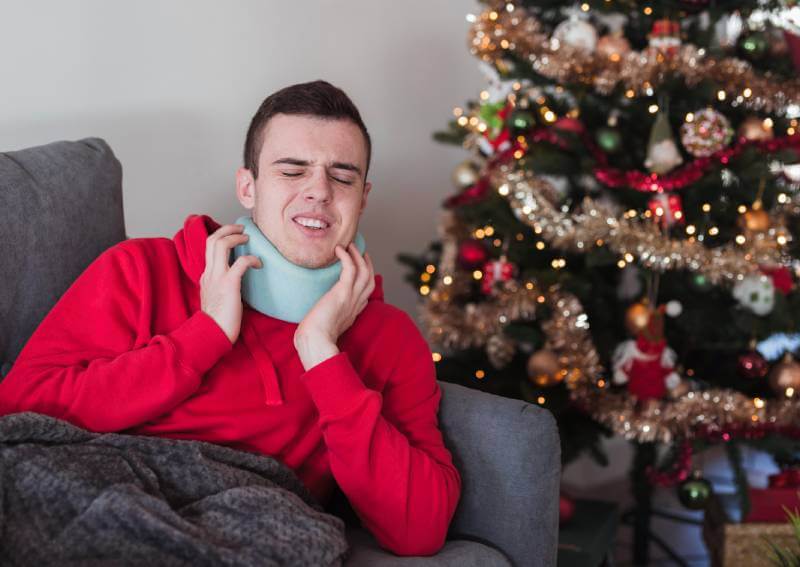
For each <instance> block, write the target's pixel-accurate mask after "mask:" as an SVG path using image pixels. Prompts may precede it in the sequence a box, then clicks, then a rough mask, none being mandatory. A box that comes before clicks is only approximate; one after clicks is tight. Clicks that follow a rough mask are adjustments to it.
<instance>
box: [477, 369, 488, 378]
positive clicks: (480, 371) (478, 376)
mask: <svg viewBox="0 0 800 567" xmlns="http://www.w3.org/2000/svg"><path fill="white" fill-rule="evenodd" d="M484 376H486V373H485V372H484V371H483V370H476V371H475V378H477V379H478V380H481V379H483V377H484Z"/></svg>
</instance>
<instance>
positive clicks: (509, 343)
mask: <svg viewBox="0 0 800 567" xmlns="http://www.w3.org/2000/svg"><path fill="white" fill-rule="evenodd" d="M515 350H516V349H515V348H514V341H513V340H512V339H511V338H509V337H507V336H506V335H504V334H503V333H498V334H496V335H492V336H491V337H489V341H488V342H487V343H486V355H487V356H488V357H489V362H490V363H491V365H492V366H494V367H495V368H496V369H498V370H500V369H501V368H505V367H506V366H507V365H508V363H509V362H511V359H512V358H514V351H515Z"/></svg>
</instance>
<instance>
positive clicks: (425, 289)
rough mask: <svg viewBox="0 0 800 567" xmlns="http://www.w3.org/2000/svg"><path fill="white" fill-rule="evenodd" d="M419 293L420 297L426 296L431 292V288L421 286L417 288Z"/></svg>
mask: <svg viewBox="0 0 800 567" xmlns="http://www.w3.org/2000/svg"><path fill="white" fill-rule="evenodd" d="M419 292H420V293H421V294H422V295H428V294H429V293H430V292H431V288H430V287H428V286H426V285H423V286H420V288H419Z"/></svg>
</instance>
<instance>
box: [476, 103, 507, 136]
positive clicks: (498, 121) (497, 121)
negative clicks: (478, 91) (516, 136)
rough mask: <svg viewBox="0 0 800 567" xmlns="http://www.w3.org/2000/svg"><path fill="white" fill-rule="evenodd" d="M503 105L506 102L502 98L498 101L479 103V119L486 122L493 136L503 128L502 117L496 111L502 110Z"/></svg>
mask: <svg viewBox="0 0 800 567" xmlns="http://www.w3.org/2000/svg"><path fill="white" fill-rule="evenodd" d="M505 106H506V102H505V101H504V100H501V101H498V102H487V103H486V104H483V105H481V108H480V110H479V111H478V114H479V116H480V117H481V120H483V121H484V122H486V124H487V125H488V126H489V128H490V129H491V132H492V135H494V136H496V135H497V134H499V133H500V132H501V131H502V130H503V119H502V118H500V117H499V116H498V115H497V113H498V112H500V111H501V110H503V108H504V107H505Z"/></svg>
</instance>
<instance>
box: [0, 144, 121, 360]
mask: <svg viewBox="0 0 800 567" xmlns="http://www.w3.org/2000/svg"><path fill="white" fill-rule="evenodd" d="M124 239H125V220H124V216H123V210H122V166H121V165H120V163H119V161H118V160H117V158H116V157H115V156H114V153H113V152H112V151H111V148H110V147H109V146H108V144H107V143H106V142H105V141H103V140H101V139H99V138H86V139H83V140H79V141H75V142H66V141H65V142H53V143H50V144H47V145H44V146H38V147H33V148H27V149H24V150H19V151H12V152H4V153H0V282H2V283H0V376H2V375H4V374H7V373H8V370H9V369H10V367H11V364H12V363H13V361H14V359H15V358H16V357H17V355H19V353H20V351H21V350H22V347H23V346H24V345H25V343H26V342H27V340H28V338H29V337H30V336H31V335H32V334H33V331H34V330H35V329H36V327H38V325H39V323H41V321H42V319H44V317H45V315H47V313H48V312H49V311H50V309H52V307H53V305H55V303H56V301H58V298H59V297H61V295H62V294H63V293H64V292H65V291H66V290H67V289H68V288H69V286H70V285H71V284H72V282H73V281H75V279H77V277H78V276H79V275H80V274H81V273H82V272H83V271H84V270H85V269H86V268H87V267H88V266H89V264H90V263H91V262H92V261H93V260H94V259H95V258H96V257H97V256H98V255H99V254H100V253H101V252H103V251H104V250H106V249H107V248H110V247H111V246H113V245H114V244H116V243H117V242H120V241H121V240H124ZM98 292H102V290H98ZM75 324H76V325H80V324H81V322H80V321H75Z"/></svg>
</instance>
